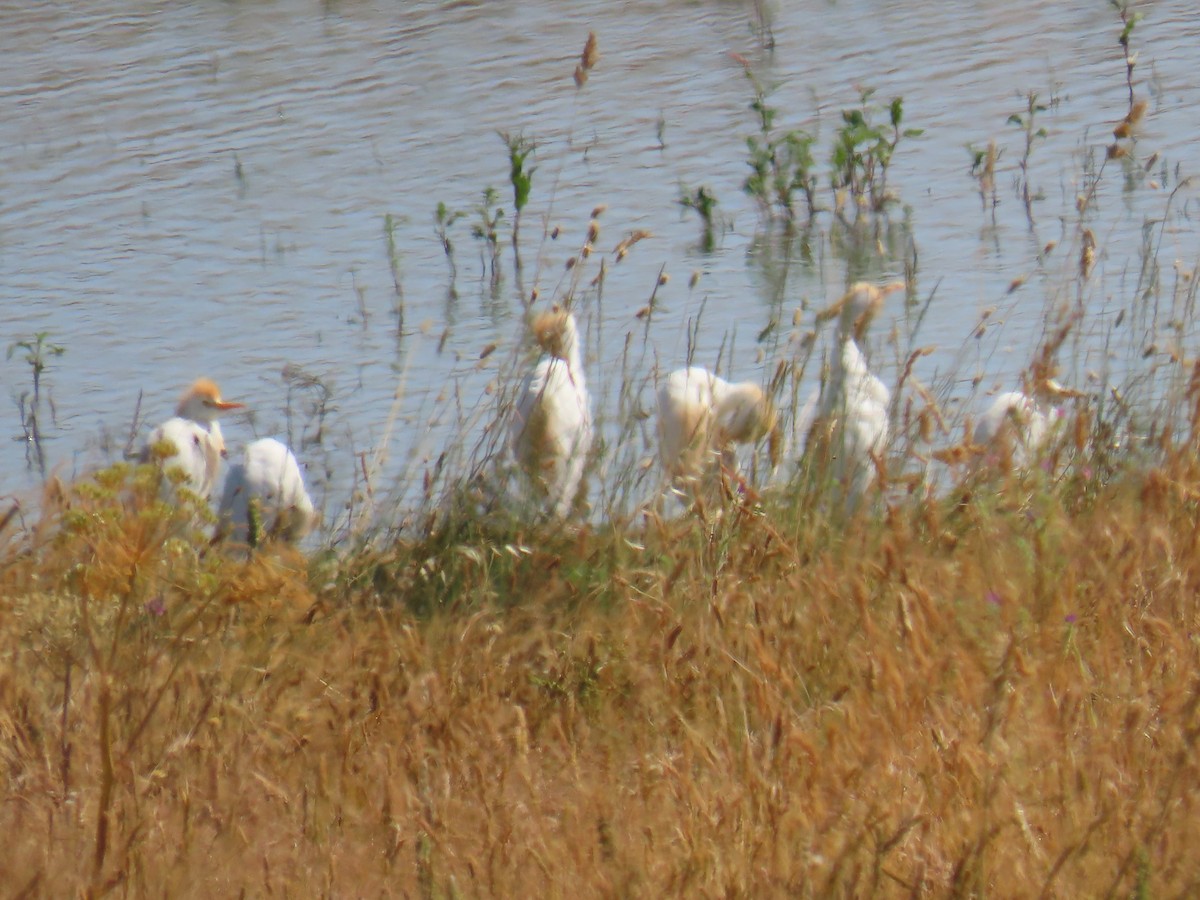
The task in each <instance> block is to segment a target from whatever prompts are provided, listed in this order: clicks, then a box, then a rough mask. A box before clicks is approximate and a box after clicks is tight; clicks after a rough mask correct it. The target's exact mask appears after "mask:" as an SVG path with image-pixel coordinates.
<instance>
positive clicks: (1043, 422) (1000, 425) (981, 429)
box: [972, 391, 1050, 469]
mask: <svg viewBox="0 0 1200 900" xmlns="http://www.w3.org/2000/svg"><path fill="white" fill-rule="evenodd" d="M1049 433H1050V419H1049V416H1048V415H1047V414H1046V413H1045V412H1044V411H1043V410H1042V409H1041V408H1040V407H1039V406H1038V404H1037V402H1036V401H1034V400H1033V399H1032V398H1031V397H1029V396H1027V395H1026V394H1024V393H1022V392H1021V391H1008V392H1006V393H1003V394H999V395H997V397H996V399H995V400H993V401H992V404H991V406H989V407H988V409H987V411H986V412H985V413H984V414H983V415H982V416H981V417H980V419H979V421H978V422H976V423H975V431H974V433H973V435H972V438H973V439H974V441H975V443H976V444H978V445H980V446H982V447H984V448H986V457H985V461H986V462H987V463H989V464H994V463H996V462H997V461H999V460H1000V459H1001V458H1003V459H1005V460H1007V461H1008V463H1009V464H1011V465H1012V466H1013V467H1015V468H1018V469H1021V468H1025V467H1026V466H1028V465H1029V464H1030V463H1031V462H1033V460H1034V458H1035V457H1036V456H1037V453H1038V452H1039V451H1040V450H1041V448H1042V445H1043V444H1044V443H1045V442H1046V440H1047V438H1048V437H1049Z"/></svg>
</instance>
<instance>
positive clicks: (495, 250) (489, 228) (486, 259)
mask: <svg viewBox="0 0 1200 900" xmlns="http://www.w3.org/2000/svg"><path fill="white" fill-rule="evenodd" d="M499 196H500V195H499V194H498V193H497V192H496V189H495V188H494V187H492V186H491V185H488V187H486V188H484V189H483V200H482V201H481V202H480V203H479V204H478V205H477V206H476V207H475V216H476V221H475V224H474V225H472V226H471V237H473V238H475V240H477V241H479V242H480V243H482V244H483V245H484V247H485V248H486V255H484V254H483V253H481V258H482V259H483V267H484V271H486V272H488V273H489V276H490V279H491V285H492V288H493V289H494V288H496V287H498V286H499V284H500V236H499V232H500V220H501V219H503V218H504V210H503V209H501V208H500V207H498V206H496V201H497V200H498V199H499Z"/></svg>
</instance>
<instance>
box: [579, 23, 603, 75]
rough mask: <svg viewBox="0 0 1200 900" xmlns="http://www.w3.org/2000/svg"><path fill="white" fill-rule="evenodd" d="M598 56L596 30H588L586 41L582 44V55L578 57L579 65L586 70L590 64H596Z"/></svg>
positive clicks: (590, 66)
mask: <svg viewBox="0 0 1200 900" xmlns="http://www.w3.org/2000/svg"><path fill="white" fill-rule="evenodd" d="M599 58H600V50H599V47H598V46H597V43H596V32H594V31H589V32H588V36H587V43H585V44H584V45H583V55H582V56H580V57H579V65H580V66H582V67H583V70H584V71H585V72H586V71H587V70H588V69H590V68H592V66H594V65H596V60H598V59H599Z"/></svg>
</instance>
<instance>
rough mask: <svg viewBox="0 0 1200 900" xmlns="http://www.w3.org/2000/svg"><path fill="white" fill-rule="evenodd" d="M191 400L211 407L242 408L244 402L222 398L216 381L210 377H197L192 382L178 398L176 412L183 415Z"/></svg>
mask: <svg viewBox="0 0 1200 900" xmlns="http://www.w3.org/2000/svg"><path fill="white" fill-rule="evenodd" d="M192 400H198V401H200V402H201V403H202V404H204V405H205V406H207V407H211V408H212V409H242V408H243V407H244V406H245V404H244V403H235V402H233V401H232V400H222V399H221V390H220V388H218V387H217V383H216V382H215V381H213V380H212V379H211V378H198V379H196V381H195V382H194V383H193V384H192V386H191V387H190V388H188V389H187V392H186V393H185V394H184V395H183V396H182V397H181V398H180V399H179V407H178V410H177V412H178V414H179V415H181V416H182V415H185V412H184V410H185V409H186V408H187V407H188V404H189V402H190V401H192Z"/></svg>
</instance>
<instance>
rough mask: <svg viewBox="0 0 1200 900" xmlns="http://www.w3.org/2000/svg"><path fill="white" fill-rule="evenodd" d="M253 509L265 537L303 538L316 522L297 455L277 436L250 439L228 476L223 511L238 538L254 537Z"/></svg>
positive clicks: (223, 496) (223, 515)
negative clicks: (275, 437)
mask: <svg viewBox="0 0 1200 900" xmlns="http://www.w3.org/2000/svg"><path fill="white" fill-rule="evenodd" d="M252 508H253V509H254V510H255V511H256V518H257V521H258V528H259V529H261V536H271V537H277V538H281V539H283V540H287V541H298V540H300V538H302V537H304V535H306V534H308V532H309V531H310V530H312V527H313V525H314V523H315V521H316V513H315V510H314V508H313V502H312V499H311V498H310V497H309V495H308V491H307V490H306V489H305V487H304V476H303V474H302V472H301V470H300V464H299V463H298V462H297V461H296V457H295V454H293V453H292V451H291V450H289V449H288V448H287V446H286V445H285V444H283V443H281V442H280V441H277V440H275V439H274V438H261V439H259V440H257V441H253V442H251V443H250V444H248V445H247V446H246V449H245V452H244V454H243V458H242V461H241V462H240V463H238V464H236V465H233V466H231V467H230V469H229V475H228V476H227V477H226V479H225V490H224V491H223V493H222V496H221V505H220V516H221V518H222V520H223V521H225V522H226V523H227V525H226V527H227V528H228V529H229V532H230V536H231V537H232V538H233V539H234V540H235V541H239V542H243V543H247V542H249V541H250V538H251V535H250V519H251V509H252ZM259 536H260V534H256V535H255V540H256V541H257V539H258V538H259Z"/></svg>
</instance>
